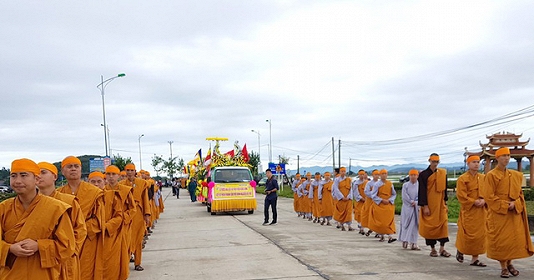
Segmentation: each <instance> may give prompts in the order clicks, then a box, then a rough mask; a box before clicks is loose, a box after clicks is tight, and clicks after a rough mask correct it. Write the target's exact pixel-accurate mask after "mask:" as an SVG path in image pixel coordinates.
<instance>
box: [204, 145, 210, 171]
mask: <svg viewBox="0 0 534 280" xmlns="http://www.w3.org/2000/svg"><path fill="white" fill-rule="evenodd" d="M210 165H211V148H210V149H209V150H208V155H206V158H205V159H204V166H205V167H207V168H208V169H209V166H210Z"/></svg>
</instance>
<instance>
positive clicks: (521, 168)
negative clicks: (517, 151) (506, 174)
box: [515, 158, 523, 172]
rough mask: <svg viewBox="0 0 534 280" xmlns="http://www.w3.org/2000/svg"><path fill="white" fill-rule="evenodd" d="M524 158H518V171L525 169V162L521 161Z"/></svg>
mask: <svg viewBox="0 0 534 280" xmlns="http://www.w3.org/2000/svg"><path fill="white" fill-rule="evenodd" d="M522 159H523V158H516V159H515V161H517V171H519V172H521V171H522V170H523V164H522V162H521V160H522Z"/></svg>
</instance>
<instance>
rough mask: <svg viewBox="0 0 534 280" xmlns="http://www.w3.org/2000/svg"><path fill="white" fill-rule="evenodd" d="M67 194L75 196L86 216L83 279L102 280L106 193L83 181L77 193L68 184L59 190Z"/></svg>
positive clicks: (81, 262)
mask: <svg viewBox="0 0 534 280" xmlns="http://www.w3.org/2000/svg"><path fill="white" fill-rule="evenodd" d="M57 191H59V192H61V193H66V194H74V195H75V196H76V197H77V198H78V200H79V202H80V207H81V208H82V213H83V215H84V216H85V226H86V228H87V237H86V238H85V241H84V243H83V246H82V248H81V251H80V271H81V279H102V273H103V271H104V266H103V263H102V261H103V256H102V253H103V249H104V243H103V242H104V241H103V240H102V229H103V226H104V224H103V221H102V220H103V218H104V205H103V204H104V191H102V190H101V189H99V188H98V187H95V186H93V185H91V184H89V183H87V182H84V181H82V182H81V183H80V186H79V187H78V190H77V191H76V193H73V192H72V188H71V187H70V186H69V185H68V184H67V185H64V186H62V187H60V188H58V189H57Z"/></svg>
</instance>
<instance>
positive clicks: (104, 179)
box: [0, 156, 164, 280]
mask: <svg viewBox="0 0 534 280" xmlns="http://www.w3.org/2000/svg"><path fill="white" fill-rule="evenodd" d="M61 173H62V174H63V175H64V176H65V178H66V181H67V182H66V184H65V185H63V186H61V187H59V188H56V180H57V178H58V169H57V168H56V166H55V165H53V164H51V163H48V162H39V163H35V162H34V161H32V160H30V159H26V158H23V159H17V160H14V161H13V162H12V164H11V175H10V184H11V188H12V189H13V190H14V192H15V193H16V194H17V195H16V196H15V197H14V198H10V199H7V200H5V201H3V202H1V203H0V235H1V240H0V280H1V279H84V280H85V279H113V280H117V279H119V280H122V279H127V278H128V276H129V273H130V262H134V270H135V271H142V270H143V267H142V266H141V261H142V249H143V248H144V245H145V243H146V240H147V238H148V236H149V235H150V232H151V229H153V228H154V226H155V224H156V222H157V219H158V217H159V214H160V213H161V212H163V208H164V207H163V198H162V196H161V191H160V190H159V187H158V185H157V184H155V182H154V180H153V179H152V178H150V174H149V173H148V172H146V171H143V170H141V171H139V172H137V171H136V168H135V165H134V164H131V163H130V164H127V165H126V166H125V170H124V171H121V170H119V168H118V167H117V166H114V165H110V166H108V167H107V168H106V170H105V173H101V172H93V173H91V174H90V175H89V178H88V181H89V182H85V181H83V180H82V164H81V161H80V160H79V159H78V158H76V157H74V156H68V157H66V158H65V159H64V160H63V161H62V162H61Z"/></svg>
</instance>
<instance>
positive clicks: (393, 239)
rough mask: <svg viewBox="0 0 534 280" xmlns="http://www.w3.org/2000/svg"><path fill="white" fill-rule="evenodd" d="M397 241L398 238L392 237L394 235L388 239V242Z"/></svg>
mask: <svg viewBox="0 0 534 280" xmlns="http://www.w3.org/2000/svg"><path fill="white" fill-rule="evenodd" d="M395 241H397V238H392V237H390V238H389V239H388V243H393V242H395Z"/></svg>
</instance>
